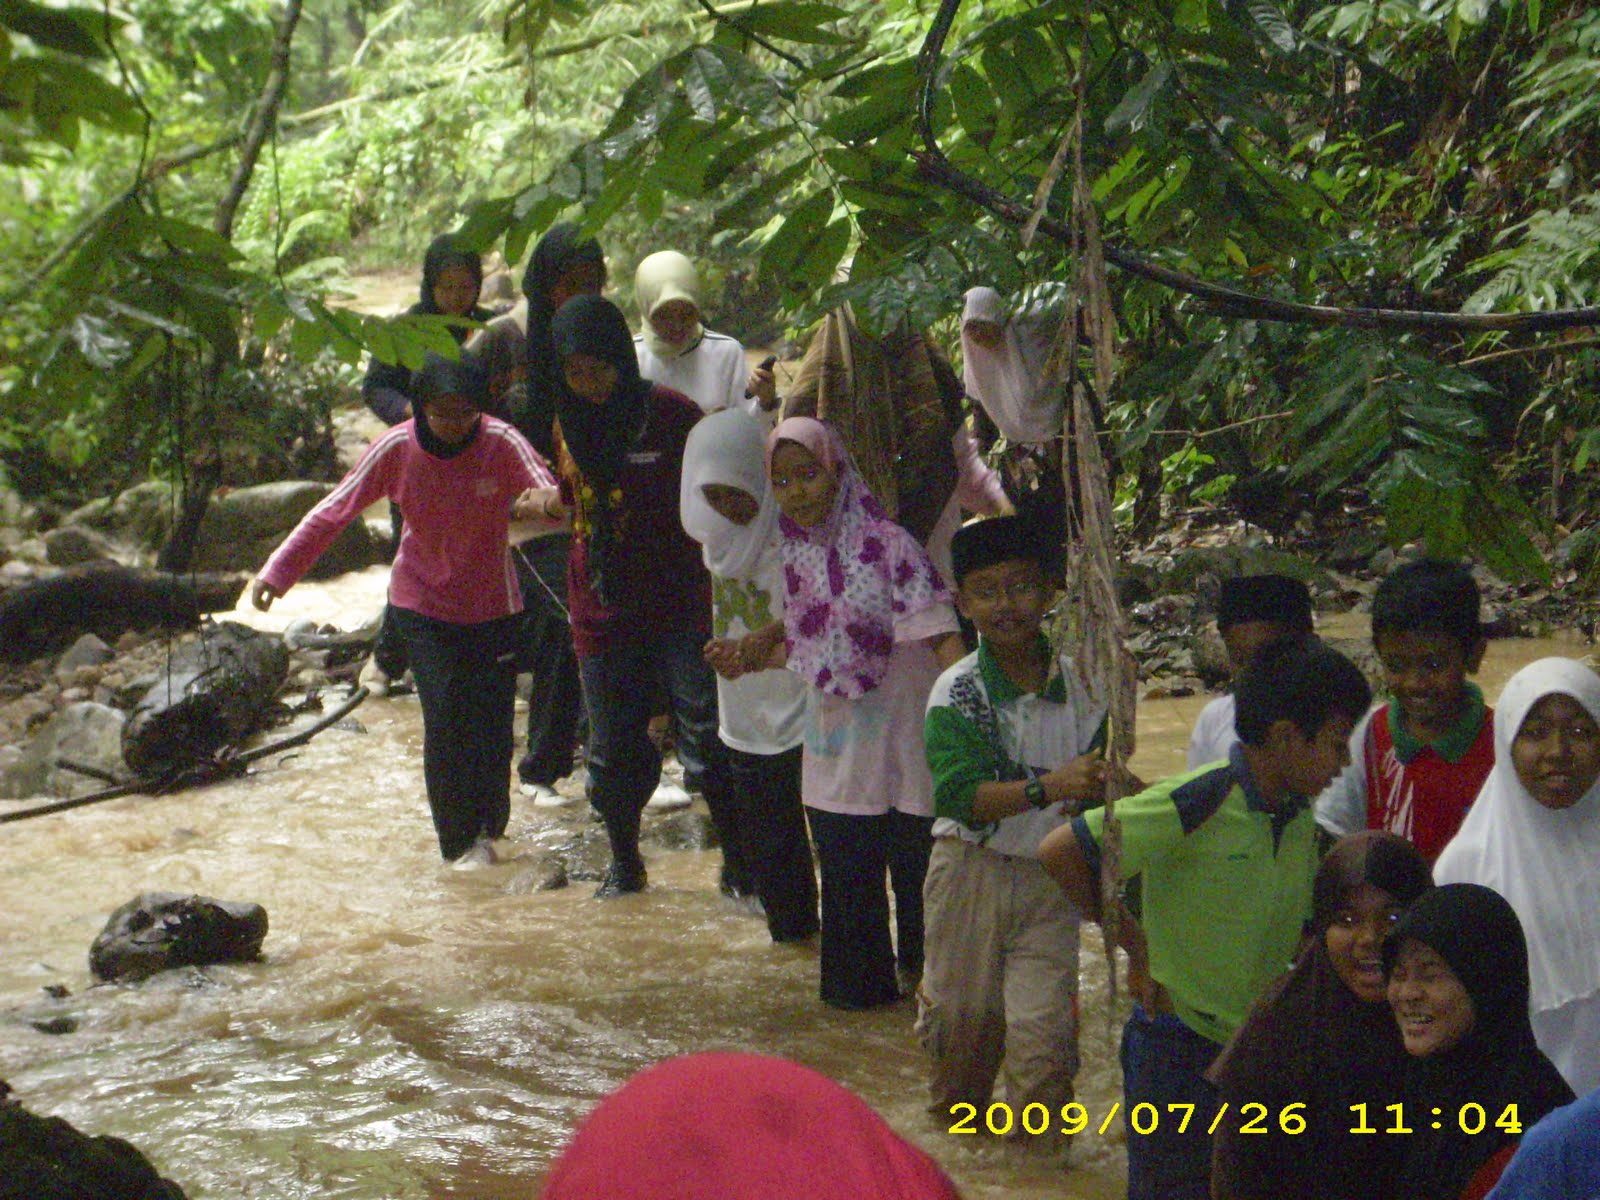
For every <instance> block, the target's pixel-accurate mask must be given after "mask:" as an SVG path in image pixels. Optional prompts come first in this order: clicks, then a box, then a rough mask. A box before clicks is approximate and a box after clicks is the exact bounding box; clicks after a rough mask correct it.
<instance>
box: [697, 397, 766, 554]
mask: <svg viewBox="0 0 1600 1200" xmlns="http://www.w3.org/2000/svg"><path fill="white" fill-rule="evenodd" d="M766 444H767V429H766V426H765V425H764V424H763V423H762V422H761V421H759V420H757V419H756V418H755V417H753V416H751V415H750V414H749V413H747V412H744V411H742V410H740V409H736V408H724V409H722V410H721V411H719V412H714V413H711V414H709V415H708V416H704V417H701V418H700V420H699V421H698V422H696V423H695V427H694V428H693V429H691V430H690V431H689V440H688V441H687V442H686V443H685V444H684V448H683V478H682V483H681V484H680V486H679V490H678V514H679V520H681V521H682V522H683V528H684V532H685V533H687V534H688V535H689V536H690V537H692V538H693V539H694V540H695V541H697V542H699V543H700V545H701V546H702V547H703V548H704V553H705V560H706V567H707V568H708V569H709V570H710V571H711V573H712V574H713V575H720V576H722V577H723V578H724V579H746V580H753V579H754V578H755V575H756V572H757V568H758V567H759V566H760V563H761V558H762V555H763V554H765V553H766V552H767V551H768V550H769V549H770V550H771V551H772V552H773V553H774V554H776V553H777V552H778V502H777V500H776V499H774V498H773V495H772V484H771V483H770V482H768V480H767V462H766ZM708 483H720V484H724V485H726V486H728V487H736V488H739V489H740V490H741V491H745V492H749V493H750V495H752V496H754V497H755V498H756V501H757V502H758V503H759V505H760V509H759V511H758V512H757V513H756V518H755V520H753V521H751V522H750V524H748V525H735V524H734V523H733V522H732V521H730V520H728V518H727V517H725V516H723V515H722V514H721V513H719V512H718V511H717V510H716V509H714V508H712V507H711V505H710V504H709V503H707V502H706V495H705V492H703V491H702V490H701V488H702V487H703V486H704V485H706V484H708Z"/></svg>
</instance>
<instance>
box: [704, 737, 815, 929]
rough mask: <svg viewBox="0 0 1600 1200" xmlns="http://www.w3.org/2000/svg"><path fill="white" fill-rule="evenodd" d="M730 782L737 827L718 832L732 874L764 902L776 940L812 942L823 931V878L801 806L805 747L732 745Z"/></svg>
mask: <svg viewBox="0 0 1600 1200" xmlns="http://www.w3.org/2000/svg"><path fill="white" fill-rule="evenodd" d="M727 780H728V798H727V803H726V804H725V805H724V806H723V807H724V809H725V810H726V812H727V813H728V816H729V818H730V819H729V824H730V826H731V828H730V829H728V830H722V829H720V828H719V830H718V832H719V833H720V834H721V835H722V857H723V861H724V862H725V863H726V864H727V874H728V875H729V877H730V878H732V879H733V880H734V881H735V883H736V885H737V886H739V887H740V890H754V892H755V894H756V895H757V896H759V897H761V906H762V907H763V908H765V909H766V910H767V931H768V932H769V933H770V934H771V935H772V940H773V941H775V942H795V941H799V940H800V939H802V938H808V937H810V936H811V935H812V934H814V933H816V932H817V929H818V924H817V874H816V867H815V866H814V865H813V863H812V859H811V839H810V838H809V837H808V836H807V835H806V816H805V809H804V808H803V807H802V806H801V804H800V747H799V746H796V747H795V748H794V749H793V750H785V751H784V752H783V753H781V754H748V753H746V752H744V751H742V750H735V749H734V748H733V747H731V746H729V747H728V773H727ZM712 812H713V813H715V812H716V809H715V808H713V809H712ZM730 840H731V842H732V844H733V845H732V849H731V851H730ZM746 885H748V887H746Z"/></svg>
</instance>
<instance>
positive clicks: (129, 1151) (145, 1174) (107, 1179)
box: [0, 1083, 184, 1200]
mask: <svg viewBox="0 0 1600 1200" xmlns="http://www.w3.org/2000/svg"><path fill="white" fill-rule="evenodd" d="M9 1090H10V1089H9V1088H7V1086H6V1085H5V1084H4V1083H0V1163H4V1164H5V1178H4V1179H3V1180H0V1195H4V1196H5V1197H7V1198H8V1200H10V1198H12V1197H18V1198H20V1197H27V1200H184V1194H183V1189H181V1188H180V1187H178V1185H177V1184H175V1183H173V1182H172V1181H171V1180H170V1179H163V1178H162V1177H161V1175H160V1174H159V1173H158V1172H157V1171H156V1169H155V1167H153V1166H152V1165H151V1164H150V1160H149V1159H147V1158H146V1157H145V1156H144V1155H143V1154H141V1153H139V1151H138V1150H136V1149H134V1147H133V1146H132V1145H130V1144H129V1143H127V1142H125V1141H123V1140H122V1139H121V1138H116V1137H91V1136H89V1135H88V1134H86V1133H82V1132H80V1131H79V1130H77V1129H75V1128H73V1127H72V1126H71V1125H69V1124H68V1123H67V1122H66V1121H63V1120H62V1119H61V1118H60V1117H40V1116H36V1115H35V1114H33V1113H31V1112H29V1111H28V1110H27V1109H25V1108H23V1107H22V1106H21V1105H20V1104H17V1103H16V1102H15V1101H14V1100H11V1099H9V1098H8V1097H6V1096H5V1093H6V1092H8V1091H9Z"/></svg>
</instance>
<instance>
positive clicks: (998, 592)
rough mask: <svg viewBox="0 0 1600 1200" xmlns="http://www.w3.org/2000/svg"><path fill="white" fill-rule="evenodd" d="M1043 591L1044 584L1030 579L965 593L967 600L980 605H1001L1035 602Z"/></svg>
mask: <svg viewBox="0 0 1600 1200" xmlns="http://www.w3.org/2000/svg"><path fill="white" fill-rule="evenodd" d="M1043 590H1044V585H1043V584H1041V583H1039V582H1038V581H1036V580H1031V579H1030V580H1021V581H1019V582H1017V583H1006V584H996V585H995V586H993V587H981V588H967V589H965V592H966V596H967V599H969V600H976V601H977V602H978V603H979V604H999V603H1000V601H1001V600H1034V599H1037V598H1038V595H1039V593H1040V592H1042V591H1043Z"/></svg>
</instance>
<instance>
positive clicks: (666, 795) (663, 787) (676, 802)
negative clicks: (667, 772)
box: [645, 779, 694, 812]
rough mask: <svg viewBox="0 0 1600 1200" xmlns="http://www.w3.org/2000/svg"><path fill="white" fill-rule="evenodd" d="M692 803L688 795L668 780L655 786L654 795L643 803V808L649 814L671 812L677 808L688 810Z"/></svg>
mask: <svg viewBox="0 0 1600 1200" xmlns="http://www.w3.org/2000/svg"><path fill="white" fill-rule="evenodd" d="M692 803H694V801H693V799H692V798H691V797H690V795H689V793H688V792H686V791H684V790H683V789H682V788H681V787H679V786H678V785H677V784H675V783H673V782H671V781H670V780H666V779H663V780H662V781H661V782H660V783H659V784H657V785H656V790H655V794H654V795H653V796H651V797H650V799H649V800H648V801H647V802H646V803H645V808H647V809H649V810H650V811H651V812H671V811H673V810H674V809H678V808H688V807H689V805H690V804H692Z"/></svg>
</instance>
